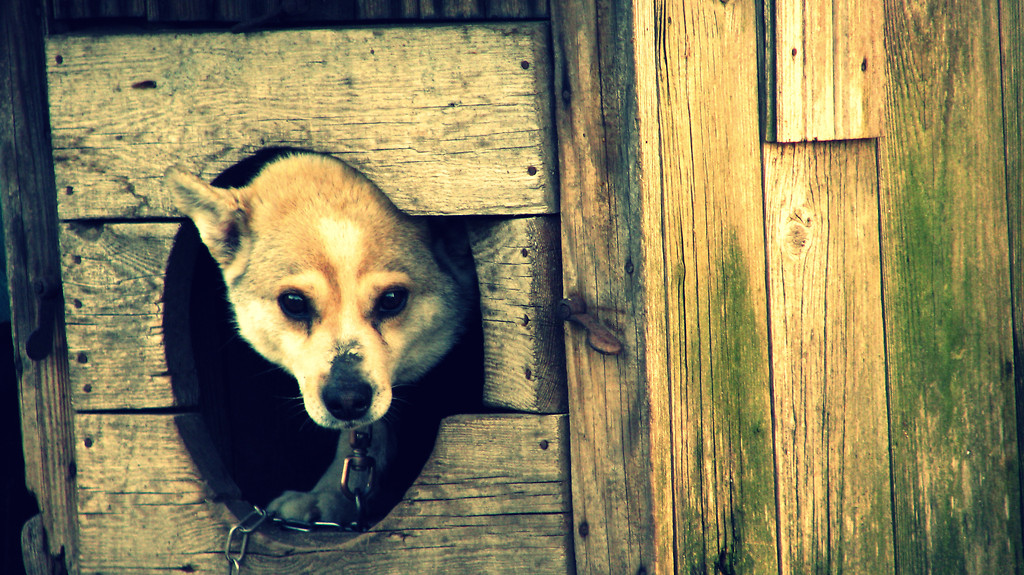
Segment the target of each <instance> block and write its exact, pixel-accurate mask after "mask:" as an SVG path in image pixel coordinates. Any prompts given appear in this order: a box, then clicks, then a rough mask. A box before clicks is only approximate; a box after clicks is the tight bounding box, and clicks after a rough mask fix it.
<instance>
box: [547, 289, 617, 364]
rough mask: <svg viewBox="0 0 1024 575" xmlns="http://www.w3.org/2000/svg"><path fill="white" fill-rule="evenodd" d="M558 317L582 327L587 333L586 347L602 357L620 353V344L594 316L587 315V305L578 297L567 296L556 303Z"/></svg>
mask: <svg viewBox="0 0 1024 575" xmlns="http://www.w3.org/2000/svg"><path fill="white" fill-rule="evenodd" d="M558 315H559V317H561V318H562V321H568V322H571V323H574V324H576V325H579V326H582V327H583V329H585V330H586V331H587V345H589V346H590V347H591V348H592V349H593V350H594V351H596V352H598V353H602V354H604V355H619V354H620V353H622V342H621V341H619V338H617V337H615V334H613V333H612V332H611V330H609V329H608V328H606V327H605V326H603V325H601V322H599V321H597V320H596V319H594V316H592V315H590V314H588V313H587V303H586V302H585V301H583V298H582V297H580V296H569V297H567V298H565V299H563V300H562V301H560V302H558Z"/></svg>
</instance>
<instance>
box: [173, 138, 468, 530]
mask: <svg viewBox="0 0 1024 575" xmlns="http://www.w3.org/2000/svg"><path fill="white" fill-rule="evenodd" d="M166 179H167V182H168V185H169V187H170V188H171V189H172V191H173V192H174V195H175V198H176V202H177V205H178V207H179V209H180V210H181V211H182V212H183V213H185V214H186V215H188V216H189V217H190V218H191V219H192V220H193V222H194V223H195V224H196V227H197V228H198V230H199V233H200V235H201V237H202V239H203V242H204V243H205V244H206V245H207V247H208V248H209V250H210V253H211V254H212V255H213V256H214V258H215V259H216V260H217V262H218V264H219V265H220V267H221V270H222V272H223V275H224V279H225V282H226V283H227V285H228V296H229V298H230V300H231V304H232V306H233V308H234V311H235V314H236V317H237V324H238V328H239V332H240V333H241V335H242V336H243V337H244V338H245V339H246V340H247V341H249V342H250V344H251V345H252V346H253V347H254V348H255V349H256V350H257V351H258V352H260V353H261V354H262V355H264V356H265V357H266V358H268V359H269V360H271V361H273V362H275V363H277V364H279V365H281V366H283V367H284V368H286V369H287V370H288V371H289V372H291V373H292V374H293V375H294V376H295V378H296V379H297V380H298V382H299V386H300V389H301V392H302V397H303V401H304V403H305V406H306V410H307V412H308V413H309V415H310V417H311V418H312V419H313V420H314V421H315V422H316V423H317V424H319V425H322V426H324V427H328V428H333V429H348V428H353V427H360V426H366V425H369V424H372V423H374V422H375V421H377V420H379V419H380V418H381V417H382V416H383V415H384V414H385V413H386V412H387V411H388V408H389V406H390V403H391V398H392V396H391V388H392V386H393V385H395V384H398V383H406V382H411V381H415V380H416V379H418V378H420V377H422V376H423V374H424V373H425V372H426V371H428V370H429V369H430V368H431V367H433V366H434V365H435V364H436V363H437V361H438V360H440V358H441V357H442V356H444V354H446V353H447V352H448V350H449V349H450V348H451V346H452V344H453V343H454V341H455V340H456V339H457V337H458V335H459V333H460V331H461V323H462V319H463V316H464V313H465V302H464V299H465V297H464V294H463V293H462V291H461V289H460V286H459V285H458V282H456V280H455V279H454V278H453V277H452V276H451V275H450V274H449V273H447V272H446V271H445V270H444V269H442V267H441V266H440V265H439V264H438V260H437V259H436V258H435V254H434V253H433V251H432V238H431V236H430V231H429V229H428V227H427V225H426V223H425V222H423V221H422V220H419V219H416V218H412V217H410V216H407V215H405V214H403V213H402V212H400V211H399V210H398V209H397V208H395V206H394V205H393V204H392V203H391V202H390V201H389V200H388V199H387V197H386V196H385V195H384V194H383V193H381V191H380V190H379V189H377V187H376V186H374V185H373V184H372V183H371V182H370V181H369V180H367V179H366V178H365V177H364V176H362V175H361V174H359V173H358V172H357V171H355V170H353V169H352V168H351V167H349V166H348V165H346V164H344V163H342V162H341V161H339V160H336V159H334V158H331V157H328V156H321V155H314V154H295V155H290V156H287V157H285V158H283V159H279V160H276V161H273V162H272V163H270V164H268V165H267V166H265V167H264V168H263V170H262V171H261V172H260V173H259V174H258V175H257V177H256V178H254V179H253V181H252V182H251V183H250V184H249V185H248V186H247V187H245V188H239V189H221V188H215V187H213V186H211V185H209V184H207V183H205V182H203V181H201V180H200V179H198V178H196V177H195V176H193V175H191V174H188V173H186V172H184V171H183V170H180V169H178V168H171V169H170V170H168V172H167V178H166ZM395 288H402V289H404V290H407V292H408V300H407V303H406V305H405V308H404V309H403V310H402V311H401V313H399V314H397V315H395V316H393V317H384V318H383V319H382V318H381V317H379V316H377V315H375V309H376V305H377V302H378V298H380V297H381V295H382V294H383V293H384V292H386V291H388V290H392V289H395ZM286 292H292V293H299V294H302V295H303V296H305V297H306V298H307V300H308V301H309V303H310V304H311V309H312V310H313V312H314V313H313V315H312V317H311V319H310V321H308V322H301V321H296V320H295V319H293V318H291V317H289V316H288V315H287V314H286V313H284V312H283V311H282V307H281V305H280V304H279V301H278V298H279V297H280V296H281V295H282V294H283V293H286ZM339 358H341V359H339ZM346 358H347V359H349V360H352V359H353V358H358V361H353V364H354V365H358V368H357V369H358V374H359V375H358V376H357V377H361V378H363V379H365V381H366V382H367V383H368V384H369V385H370V387H371V388H372V390H373V395H372V397H373V399H372V403H371V404H370V408H369V410H368V411H367V412H366V413H365V415H362V416H361V417H359V418H357V419H352V420H342V419H339V418H338V417H336V416H334V415H332V413H331V411H329V409H328V407H327V405H325V403H324V400H323V393H324V391H325V388H326V387H328V386H331V385H337V384H338V382H337V381H333V380H332V377H333V378H335V379H337V375H336V374H335V375H333V376H332V369H331V368H332V364H334V363H335V362H336V361H344V360H346ZM327 479H328V478H327V477H325V480H322V481H321V483H322V484H323V483H325V482H326V483H329V482H327V481H326V480H327ZM321 487H322V486H321V485H318V488H317V489H320V488H321ZM328 487H330V486H329V485H328V486H326V487H324V489H327V488H328ZM335 487H336V486H335ZM314 491H317V490H314ZM330 496H331V497H333V495H330ZM323 497H324V494H323V493H317V495H316V497H315V498H314V499H323ZM307 503H308V502H307ZM337 503H338V502H337V501H334V502H333V503H332V504H325V503H323V502H320V503H317V502H316V501H314V502H313V503H309V505H311V506H313V507H314V508H316V507H319V508H317V509H312V510H310V509H300V510H298V511H296V512H295V513H296V514H300V515H301V514H303V513H305V514H307V515H308V514H310V513H312V514H314V515H316V514H318V515H321V516H323V515H330V514H335V515H337V514H339V513H340V514H342V515H344V513H343V512H341V511H338V512H333V511H329V510H328V509H327V508H329V507H331V505H335V504H337ZM307 507H308V506H307Z"/></svg>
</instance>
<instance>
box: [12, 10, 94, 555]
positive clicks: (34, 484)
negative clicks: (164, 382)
mask: <svg viewBox="0 0 1024 575" xmlns="http://www.w3.org/2000/svg"><path fill="white" fill-rule="evenodd" d="M40 8H41V7H40V5H39V3H38V2H33V1H31V0H12V1H9V2H3V3H0V212H2V216H3V224H4V225H3V229H4V239H3V241H4V249H5V251H6V265H7V281H8V288H9V290H10V293H11V328H12V341H13V344H14V350H15V355H14V357H13V358H12V360H13V362H14V365H15V366H16V369H17V372H16V374H17V377H18V380H17V382H13V381H6V380H5V381H4V384H5V385H10V386H14V385H17V389H18V394H19V400H20V408H21V418H20V419H21V431H22V437H23V438H24V439H23V443H22V445H23V453H24V455H25V468H24V473H25V480H26V485H27V486H28V488H29V489H30V490H31V491H32V492H33V493H34V494H35V496H36V500H37V502H38V503H39V505H40V510H41V513H42V521H43V526H44V528H45V530H46V533H47V544H48V546H49V548H48V552H49V554H50V555H52V556H54V557H58V556H60V555H61V554H62V553H63V554H64V559H63V563H64V565H63V567H66V568H67V569H68V570H69V571H70V572H72V573H75V572H76V571H75V569H76V564H77V562H76V553H77V550H78V528H77V522H76V518H75V514H74V509H75V488H74V466H75V463H74V455H73V447H72V441H73V440H72V433H73V431H72V420H71V401H70V399H69V394H68V386H69V383H68V363H67V352H66V342H65V339H64V327H63V326H64V317H63V313H62V312H61V307H62V306H61V303H60V297H61V296H60V252H59V247H58V245H57V218H56V205H55V202H54V197H53V166H52V164H51V162H50V139H49V136H48V134H49V126H48V121H47V117H46V106H45V104H44V102H45V99H46V78H45V77H44V75H43V67H44V64H43V61H42V58H43V46H42V35H43V31H44V22H43V18H42V16H43V15H42V10H41V9H40ZM42 285H48V286H50V288H51V289H53V290H54V292H55V293H53V294H52V296H53V298H52V299H51V300H50V302H51V303H52V305H53V306H54V307H53V308H51V309H52V310H53V312H54V313H53V314H52V315H51V316H50V317H49V319H47V320H45V323H43V322H40V317H41V316H42V317H46V316H45V315H43V314H40V307H41V306H40V301H39V300H38V299H37V297H36V295H35V294H36V289H37V287H39V286H42ZM37 327H47V328H53V332H52V336H51V337H50V338H49V341H48V342H47V341H46V339H43V340H42V341H43V342H45V343H50V344H51V345H52V347H51V350H50V353H49V354H47V355H46V357H44V358H37V360H33V359H31V358H30V357H29V355H28V353H27V351H26V345H27V343H28V341H29V338H30V335H31V334H32V333H33V331H35V330H36V328H37ZM43 333H45V331H44V332H43ZM4 465H5V469H7V470H12V469H15V468H14V465H13V464H11V463H10V462H6V463H5V464H4Z"/></svg>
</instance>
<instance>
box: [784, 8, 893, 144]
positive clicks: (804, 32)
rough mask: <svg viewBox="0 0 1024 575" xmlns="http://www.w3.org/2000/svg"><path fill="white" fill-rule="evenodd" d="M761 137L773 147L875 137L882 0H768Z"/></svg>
mask: <svg viewBox="0 0 1024 575" xmlns="http://www.w3.org/2000/svg"><path fill="white" fill-rule="evenodd" d="M769 4H772V9H773V11H774V13H773V14H772V15H771V21H770V22H768V23H767V26H768V27H769V30H771V32H770V33H769V36H770V37H771V41H772V42H774V50H772V49H771V47H769V50H771V52H770V53H769V54H767V56H766V58H767V59H770V60H771V63H772V64H773V65H772V66H770V70H769V72H768V74H767V76H766V77H767V78H768V81H769V82H770V83H771V84H773V86H771V87H769V89H768V90H767V97H768V98H769V100H770V101H769V103H768V111H769V113H770V114H773V115H774V121H772V119H769V124H770V125H769V129H768V136H769V139H775V140H776V141H779V142H803V141H814V140H849V139H858V138H873V137H877V136H879V135H880V134H881V120H882V105H883V100H882V98H883V97H884V92H883V87H882V83H883V81H884V79H885V66H884V64H885V61H884V48H883V38H882V19H883V14H882V0H837V1H834V2H805V1H803V0H774V2H769Z"/></svg>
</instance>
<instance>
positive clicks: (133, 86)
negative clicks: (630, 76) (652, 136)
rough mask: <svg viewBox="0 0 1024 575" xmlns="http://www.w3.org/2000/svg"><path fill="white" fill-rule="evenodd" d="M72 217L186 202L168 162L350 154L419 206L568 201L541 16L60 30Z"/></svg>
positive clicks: (532, 210)
mask: <svg viewBox="0 0 1024 575" xmlns="http://www.w3.org/2000/svg"><path fill="white" fill-rule="evenodd" d="M47 55H48V56H47V58H48V62H49V68H48V72H49V81H50V85H49V95H50V104H51V106H50V115H51V119H52V130H53V140H54V151H53V156H54V159H55V164H56V166H57V188H58V190H60V194H59V195H60V208H59V209H60V216H61V217H62V218H64V219H80V218H109V217H128V218H143V217H161V216H168V215H174V214H175V213H176V212H175V211H174V208H173V206H172V202H171V198H170V195H169V194H168V193H167V192H166V191H165V190H164V189H163V187H162V185H161V181H162V178H161V176H162V174H163V172H164V170H165V169H166V168H167V167H168V166H170V165H172V164H177V163H182V164H185V165H186V166H187V167H189V168H190V169H192V170H194V171H195V172H196V173H200V174H202V176H203V177H204V178H206V179H212V178H213V177H214V176H216V175H217V174H218V173H220V172H221V171H223V170H224V169H225V168H227V167H228V166H230V165H232V164H234V163H235V162H237V161H238V160H240V159H242V158H243V157H245V156H247V155H249V154H251V153H252V152H254V151H256V150H257V149H259V148H262V147H264V146H273V145H290V146H298V147H305V148H312V149H315V150H318V151H323V152H329V153H332V154H335V155H337V156H339V157H341V158H342V159H344V160H346V161H348V162H350V163H351V164H353V165H354V166H356V167H357V168H359V169H360V170H362V171H363V172H364V173H366V175H367V176H369V177H370V178H371V179H372V180H373V181H375V182H376V183H377V184H378V185H380V187H381V188H382V189H383V190H384V191H385V192H386V193H387V194H388V195H389V196H390V197H391V199H392V200H393V201H394V202H395V204H396V205H398V207H399V208H401V209H403V210H405V211H407V212H410V213H414V214H540V213H552V212H554V211H556V210H557V198H556V193H555V189H554V185H553V182H554V180H553V177H552V171H553V170H554V162H553V155H552V154H553V151H552V133H551V128H550V111H549V105H550V104H549V102H548V94H549V92H548V85H549V70H548V62H547V61H548V57H549V56H548V37H547V26H546V25H544V24H541V23H523V24H520V25H473V26H435V27H429V28H358V29H347V30H294V31H279V32H266V33H253V34H241V35H238V34H226V33H196V34H171V33H164V34H149V35H118V36H60V37H51V38H50V39H49V42H48V44H47Z"/></svg>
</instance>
